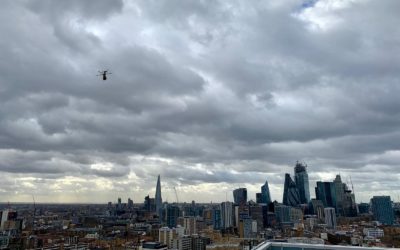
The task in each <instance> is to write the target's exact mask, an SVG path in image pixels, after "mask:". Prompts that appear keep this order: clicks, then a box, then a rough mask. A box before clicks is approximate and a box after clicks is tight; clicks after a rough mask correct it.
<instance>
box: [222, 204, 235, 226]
mask: <svg viewBox="0 0 400 250" xmlns="http://www.w3.org/2000/svg"><path fill="white" fill-rule="evenodd" d="M232 208H233V203H232V202H229V201H226V202H222V203H221V226H222V228H224V229H225V228H229V227H232V226H233V211H232V210H233V209H232Z"/></svg>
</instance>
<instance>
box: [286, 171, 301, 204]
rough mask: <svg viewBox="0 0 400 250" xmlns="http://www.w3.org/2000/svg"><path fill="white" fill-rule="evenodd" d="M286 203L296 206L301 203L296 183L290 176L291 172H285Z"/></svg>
mask: <svg viewBox="0 0 400 250" xmlns="http://www.w3.org/2000/svg"><path fill="white" fill-rule="evenodd" d="M282 203H283V204H284V205H287V206H292V207H296V206H298V205H300V204H301V203H300V194H299V190H298V189H297V186H296V183H295V182H294V181H293V180H292V178H291V177H290V174H287V173H286V174H285V186H284V190H283V202H282Z"/></svg>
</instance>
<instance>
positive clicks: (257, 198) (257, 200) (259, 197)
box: [256, 193, 263, 204]
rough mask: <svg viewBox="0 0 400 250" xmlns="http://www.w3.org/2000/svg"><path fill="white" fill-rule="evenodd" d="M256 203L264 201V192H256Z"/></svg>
mask: <svg viewBox="0 0 400 250" xmlns="http://www.w3.org/2000/svg"><path fill="white" fill-rule="evenodd" d="M256 203H257V204H261V203H263V201H262V193H256Z"/></svg>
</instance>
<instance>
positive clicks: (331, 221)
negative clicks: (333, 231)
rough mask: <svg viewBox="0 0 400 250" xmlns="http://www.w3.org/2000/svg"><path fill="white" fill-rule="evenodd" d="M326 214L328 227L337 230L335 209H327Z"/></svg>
mask: <svg viewBox="0 0 400 250" xmlns="http://www.w3.org/2000/svg"><path fill="white" fill-rule="evenodd" d="M324 213H325V224H327V225H328V227H330V228H336V225H337V224H336V213H335V208H333V207H326V208H325V209H324Z"/></svg>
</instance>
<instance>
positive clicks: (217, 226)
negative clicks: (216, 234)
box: [212, 208, 222, 230]
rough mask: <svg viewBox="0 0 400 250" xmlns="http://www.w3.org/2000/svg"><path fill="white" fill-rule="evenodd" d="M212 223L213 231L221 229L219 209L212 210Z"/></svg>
mask: <svg viewBox="0 0 400 250" xmlns="http://www.w3.org/2000/svg"><path fill="white" fill-rule="evenodd" d="M212 223H213V228H214V229H215V230H219V229H221V227H222V219H221V208H213V210H212Z"/></svg>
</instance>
